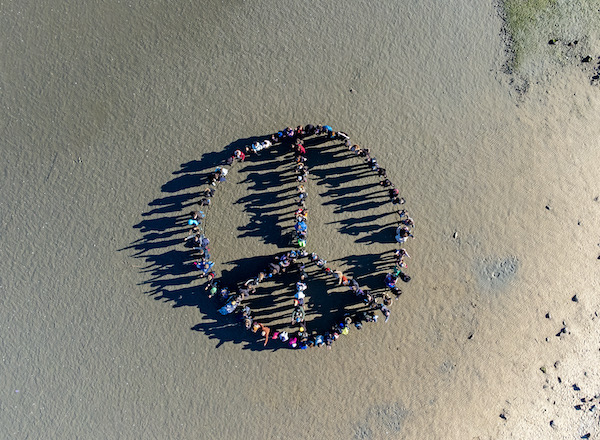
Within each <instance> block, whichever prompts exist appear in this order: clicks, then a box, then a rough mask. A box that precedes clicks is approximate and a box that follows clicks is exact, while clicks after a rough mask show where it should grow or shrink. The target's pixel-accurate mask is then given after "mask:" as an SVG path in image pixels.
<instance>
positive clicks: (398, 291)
mask: <svg viewBox="0 0 600 440" xmlns="http://www.w3.org/2000/svg"><path fill="white" fill-rule="evenodd" d="M392 293H393V294H394V295H396V300H398V299H399V298H400V295H402V289H399V288H398V287H396V286H394V287H392Z"/></svg>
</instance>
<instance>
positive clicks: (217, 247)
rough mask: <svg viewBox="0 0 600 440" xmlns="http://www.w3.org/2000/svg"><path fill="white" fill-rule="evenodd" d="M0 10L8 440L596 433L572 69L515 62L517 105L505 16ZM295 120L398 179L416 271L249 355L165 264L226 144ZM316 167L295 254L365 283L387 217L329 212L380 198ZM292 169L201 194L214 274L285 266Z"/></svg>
mask: <svg viewBox="0 0 600 440" xmlns="http://www.w3.org/2000/svg"><path fill="white" fill-rule="evenodd" d="M0 12H1V13H0V33H1V34H2V37H3V38H2V43H1V44H0V53H1V54H2V56H1V57H0V91H1V93H0V103H1V105H0V112H1V115H2V116H1V117H0V133H1V137H0V139H1V143H0V145H1V146H0V148H1V153H0V157H2V159H3V160H2V161H1V162H0V184H1V186H2V195H0V243H1V246H0V301H1V305H2V306H1V307H0V335H1V340H0V343H1V347H2V350H1V352H2V362H1V363H0V390H1V393H2V394H1V397H0V437H2V438H14V439H26V438H50V439H64V438H79V439H97V438H107V439H112V438H120V439H140V438H144V439H146V438H150V439H153V438H156V439H163V438H177V439H188V438H189V439H192V438H194V439H241V438H244V439H264V438H268V439H280V438H281V439H283V438H285V439H296V438H298V439H304V438H322V439H341V438H350V439H417V438H426V439H428V438H431V439H479V440H484V439H537V438H545V439H579V438H597V436H598V435H600V419H599V413H598V411H599V407H600V373H599V370H598V368H597V364H598V362H597V361H598V356H599V349H600V330H599V329H600V327H599V322H600V317H599V316H598V314H599V313H600V304H599V300H598V289H599V286H598V279H599V275H600V236H599V233H598V231H600V220H599V219H600V216H599V215H598V214H599V212H600V186H599V183H598V182H600V171H599V170H600V168H599V167H598V164H599V163H600V148H598V147H599V144H600V123H599V122H600V121H599V116H598V115H600V96H599V95H598V93H599V89H598V87H597V85H593V84H590V75H591V70H590V69H591V67H589V66H587V65H586V66H587V67H585V68H582V67H581V65H580V64H576V63H567V62H564V59H562V58H561V60H559V61H557V62H556V63H555V64H542V65H541V66H539V67H536V64H535V63H533V62H532V63H530V64H526V70H524V71H522V72H524V73H523V75H529V76H527V78H529V79H530V80H529V81H528V86H527V90H526V92H525V93H523V90H521V89H518V88H516V87H515V81H514V78H515V77H513V76H511V75H509V74H508V73H506V69H505V67H506V62H507V53H506V41H505V40H504V39H503V38H502V32H503V26H504V24H503V22H502V19H501V17H500V15H499V14H498V11H497V9H496V8H495V6H494V5H493V4H484V3H481V4H477V5H475V4H472V3H471V2H466V1H463V0H455V1H451V2H446V3H439V2H434V1H431V0H425V1H422V2H409V3H403V4H398V3H397V2H381V3H377V4H371V3H366V2H355V3H352V4H348V3H347V2H339V1H334V2H329V3H326V4H322V3H311V2H306V1H300V0H293V1H292V2H289V3H286V4H281V3H276V2H272V1H268V0H264V1H262V0H261V1H257V2H251V3H248V2H234V3H226V2H217V1H207V2H204V3H203V5H202V6H199V5H197V4H194V3H189V2H182V1H177V2H174V3H169V4H164V3H162V2H143V3H122V2H117V3H110V2H105V1H100V2H96V3H94V4H85V5H84V4H81V5H79V4H68V3H67V2H64V1H60V0H51V1H48V2H44V3H42V4H39V3H35V4H34V3H30V2H25V3H24V2H14V1H9V2H4V3H3V4H2V5H0ZM539 38H540V39H541V38H544V39H545V38H546V37H545V36H544V35H541V36H540V37H539ZM549 38H552V37H549ZM579 47H585V49H586V50H587V51H588V52H589V53H590V54H592V55H594V56H597V55H600V49H599V48H598V42H597V41H595V40H587V41H585V46H584V43H581V45H580V46H579ZM544 50H546V49H544ZM561 50H563V49H561ZM564 50H565V51H566V50H567V49H564ZM578 50H579V49H578ZM596 52H598V53H596ZM565 53H566V52H565ZM586 53H587V52H586ZM536 69H537V70H536ZM586 69H587V70H586ZM522 78H523V76H522V77H521V78H520V79H519V81H521V80H522ZM518 84H522V82H519V83H518ZM308 123H313V124H316V123H322V124H330V125H331V126H333V127H335V128H339V129H341V130H344V131H345V132H347V133H348V134H349V135H350V136H351V138H352V140H353V141H354V142H356V143H358V144H360V145H361V146H365V147H369V148H371V150H372V152H373V153H374V155H375V156H376V157H377V159H378V161H379V163H380V164H381V165H382V166H384V167H385V168H386V169H387V172H388V175H389V176H390V178H391V179H392V180H393V181H394V182H396V183H397V184H398V186H399V188H400V189H401V195H402V196H403V197H404V198H405V199H406V209H407V210H408V211H409V212H410V214H411V216H412V218H414V220H415V222H416V227H415V239H414V240H412V241H411V242H410V243H409V245H408V246H410V247H409V248H408V249H409V252H410V255H411V257H412V258H411V259H410V261H409V262H408V263H409V267H408V270H407V273H409V274H410V276H411V277H412V280H411V281H410V283H408V284H406V285H405V289H403V290H404V293H403V295H402V296H401V297H400V299H399V300H398V301H395V302H394V304H393V305H392V307H391V312H392V314H391V318H390V320H389V322H388V323H383V322H379V323H377V324H374V325H365V327H364V329H363V330H360V332H359V331H351V332H350V333H349V334H348V335H346V336H343V337H341V338H340V340H339V341H337V342H336V343H335V345H334V347H333V349H332V350H326V349H316V348H315V349H311V350H303V351H299V350H289V349H277V346H276V345H273V346H269V345H267V347H266V348H263V346H262V342H261V341H260V340H259V339H258V338H256V337H253V336H254V335H248V334H247V333H245V332H244V331H243V330H242V329H241V327H236V326H234V325H232V324H231V322H230V321H228V320H227V319H225V320H223V319H221V318H220V317H219V315H218V314H217V313H216V308H213V305H212V304H211V302H210V301H208V300H207V299H206V297H205V296H204V295H205V294H204V293H203V290H202V286H203V281H202V280H198V279H197V278H196V277H195V275H194V273H193V272H191V271H190V270H189V267H186V266H184V265H183V264H182V262H184V261H186V258H187V254H186V252H187V251H186V249H185V247H184V246H183V238H185V235H186V230H187V229H186V227H185V220H187V216H188V214H189V212H190V211H191V210H192V209H194V208H195V207H197V205H195V203H196V202H197V201H198V199H197V197H196V195H197V192H198V191H199V190H200V189H202V188H203V186H201V182H202V181H201V176H202V175H203V174H204V173H206V171H207V170H208V169H210V168H209V167H213V166H214V165H215V164H218V162H219V161H220V160H222V158H223V157H225V156H226V154H227V152H229V151H231V150H232V148H235V147H236V146H238V145H245V144H247V143H248V142H250V141H251V140H252V139H255V138H257V137H261V136H265V135H268V134H270V133H273V132H275V131H277V130H279V129H282V128H284V127H286V126H288V125H293V126H295V125H298V124H308ZM336 151H337V150H336ZM336 151H334V150H330V154H329V153H326V152H324V153H323V154H322V155H321V156H319V154H317V153H315V156H314V161H315V163H318V165H316V166H315V168H316V169H315V179H314V180H311V181H310V182H308V184H307V185H308V190H309V193H310V194H311V197H312V195H314V198H311V199H310V203H314V204H313V205H312V206H311V208H310V209H311V213H312V214H314V215H312V214H311V218H310V234H311V241H310V243H311V245H310V246H314V249H311V251H312V250H314V251H316V252H318V253H322V254H327V256H328V257H327V259H328V261H330V262H331V264H334V265H335V267H336V268H337V267H339V268H341V269H342V270H344V271H345V272H347V273H349V274H350V275H352V276H355V277H357V278H360V277H362V278H363V279H364V278H365V277H368V276H369V274H370V273H373V272H375V273H379V272H381V271H382V270H384V267H383V266H381V265H379V263H378V261H379V260H380V258H381V256H382V255H383V254H384V253H385V252H390V249H392V248H393V247H394V243H393V241H394V237H393V234H394V232H393V231H394V227H393V226H392V225H391V222H392V217H391V216H387V217H386V216H384V214H386V215H387V212H386V211H384V210H385V209H387V210H388V211H389V209H388V208H389V207H387V208H384V207H382V206H378V205H377V204H376V203H375V204H373V205H369V204H365V206H364V208H365V209H362V208H356V209H354V210H352V209H348V208H349V207H352V206H354V205H355V206H360V205H361V200H360V199H363V198H364V200H365V201H366V202H369V201H377V197H378V195H377V194H375V193H372V192H371V189H370V188H372V185H373V182H375V183H376V181H377V179H376V177H373V178H372V179H371V180H368V179H369V178H370V177H368V176H367V177H360V178H358V177H356V176H355V175H354V174H355V171H354V170H352V169H351V168H348V169H342V167H345V166H350V165H351V163H350V162H346V161H350V159H347V158H345V157H343V155H342V153H338V152H336ZM285 166H286V165H285V164H284V163H283V162H282V161H280V160H278V159H277V158H275V157H273V158H272V160H266V159H265V160H264V161H258V162H252V161H249V162H248V163H245V164H244V165H243V166H240V167H239V168H237V169H235V170H234V172H232V173H231V175H230V176H228V182H227V185H226V186H223V188H219V190H218V194H217V196H216V197H215V199H214V203H213V205H212V206H211V208H210V212H209V215H208V216H207V224H206V227H207V230H208V231H209V236H210V238H211V248H212V252H213V258H214V260H215V262H216V268H217V271H218V272H219V273H220V274H224V275H225V276H227V275H229V276H233V274H244V270H247V271H250V272H251V271H252V265H253V264H254V263H255V262H256V261H257V260H256V259H257V258H270V257H271V256H272V255H275V254H277V253H280V252H281V250H282V248H285V250H287V249H289V248H286V247H285V245H286V243H287V242H286V240H285V233H286V231H288V230H289V228H290V226H291V225H292V224H293V223H292V220H291V219H290V216H289V215H288V214H286V213H287V212H288V210H289V207H286V205H287V204H288V203H290V201H289V199H288V198H286V194H287V193H285V191H286V189H285V188H286V187H285V185H283V184H282V183H281V182H280V181H279V180H278V179H279V178H280V177H279V176H280V172H285V169H284V168H285ZM344 171H348V172H347V176H348V179H347V180H343V175H344ZM336 179H337V180H336ZM340 179H341V180H340ZM357 188H358V189H357ZM344 191H346V193H344ZM350 193H351V194H353V195H354V196H355V197H356V199H348V197H350V195H351V194H350ZM376 205H377V206H376ZM286 215H287V217H285V216H286ZM390 228H391V229H390ZM390 230H391V232H390V233H391V236H389V237H388V235H387V234H388V231H390ZM282 237H283V238H282ZM265 298H266V299H265V300H266V301H268V300H269V298H268V295H265ZM314 301H315V303H318V301H320V300H319V299H318V298H317V294H316V293H315V299H314ZM322 304H323V305H322V306H321V308H320V309H318V310H320V311H321V312H323V313H321V314H319V313H315V316H314V317H313V318H314V319H316V320H319V319H321V320H322V322H325V321H326V320H327V316H326V312H327V313H331V312H332V311H333V312H335V310H334V308H335V305H334V304H335V301H333V300H331V297H329V299H327V300H323V302H322ZM265 307H267V306H265ZM282 313H283V312H282ZM321 315H322V316H321ZM282 316H283V315H282ZM317 322H318V321H317ZM588 434H589V435H588Z"/></svg>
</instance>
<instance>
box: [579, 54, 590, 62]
mask: <svg viewBox="0 0 600 440" xmlns="http://www.w3.org/2000/svg"><path fill="white" fill-rule="evenodd" d="M590 61H592V57H591V56H589V55H588V56H587V57H584V58H582V59H581V62H582V63H589V62H590Z"/></svg>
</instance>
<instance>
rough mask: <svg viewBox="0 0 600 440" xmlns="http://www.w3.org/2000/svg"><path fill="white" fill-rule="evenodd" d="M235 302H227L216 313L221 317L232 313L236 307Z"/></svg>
mask: <svg viewBox="0 0 600 440" xmlns="http://www.w3.org/2000/svg"><path fill="white" fill-rule="evenodd" d="M237 304H238V303H237V301H235V300H233V301H231V302H228V303H227V304H225V305H224V306H223V307H221V308H220V309H219V310H218V312H219V313H220V314H221V315H229V314H230V313H232V312H233V311H234V310H235V309H236V307H237Z"/></svg>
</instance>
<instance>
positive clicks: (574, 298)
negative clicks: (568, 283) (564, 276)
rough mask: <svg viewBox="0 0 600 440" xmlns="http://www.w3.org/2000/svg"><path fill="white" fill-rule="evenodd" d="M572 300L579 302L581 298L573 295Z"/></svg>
mask: <svg viewBox="0 0 600 440" xmlns="http://www.w3.org/2000/svg"><path fill="white" fill-rule="evenodd" d="M571 301H573V302H579V298H577V295H573V298H571Z"/></svg>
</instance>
